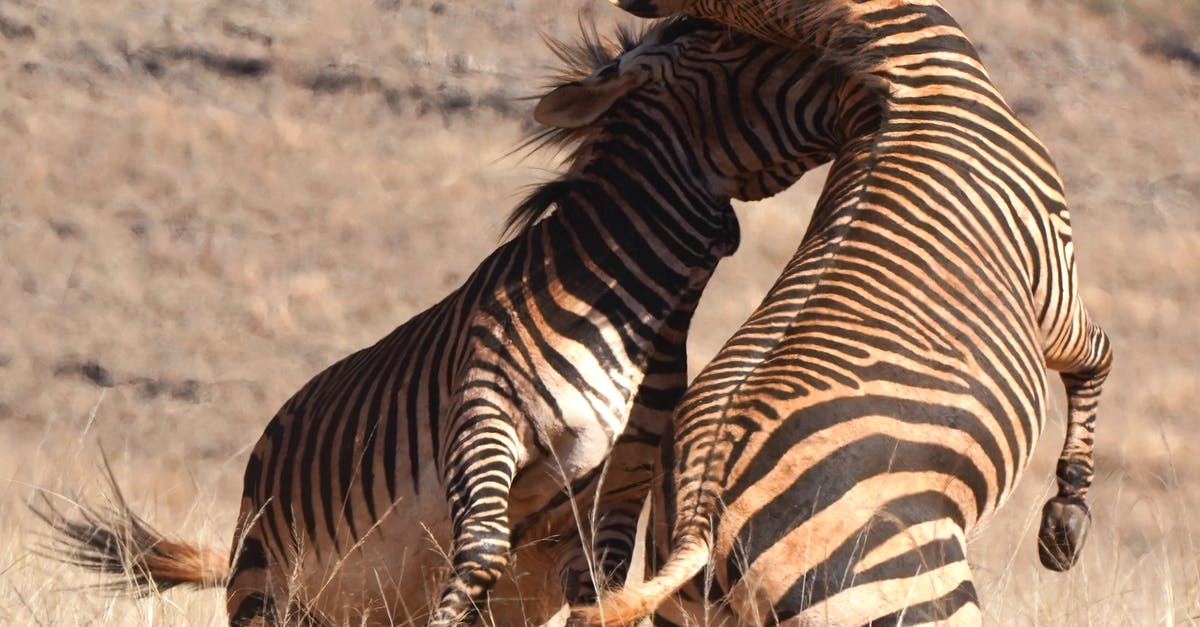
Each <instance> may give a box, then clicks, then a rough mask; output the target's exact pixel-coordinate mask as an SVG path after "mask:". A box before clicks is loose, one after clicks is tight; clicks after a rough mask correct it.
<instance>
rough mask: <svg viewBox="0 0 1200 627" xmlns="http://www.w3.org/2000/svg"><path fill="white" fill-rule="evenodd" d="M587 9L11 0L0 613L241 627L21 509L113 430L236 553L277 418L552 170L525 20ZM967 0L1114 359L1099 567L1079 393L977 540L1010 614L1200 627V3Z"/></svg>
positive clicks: (4, 41)
mask: <svg viewBox="0 0 1200 627" xmlns="http://www.w3.org/2000/svg"><path fill="white" fill-rule="evenodd" d="M568 4H569V5H570V6H562V5H561V4H560V3H557V2H552V1H551V0H511V1H507V2H490V3H464V2H434V1H433V0H378V1H376V2H373V3H366V2H312V1H310V0H300V1H290V0H289V1H286V2H285V1H283V0H267V1H264V2H240V1H220V2H218V1H215V0H166V1H160V2H143V1H141V0H114V1H112V2H105V3H96V2H92V1H90V0H56V1H55V2H38V1H35V0H13V1H11V2H5V3H0V146H3V147H4V151H3V155H4V156H5V159H4V163H3V166H0V294H2V295H3V297H2V298H0V446H3V450H5V451H8V452H9V454H8V455H5V456H4V457H3V458H0V477H4V478H5V480H6V481H5V483H4V484H3V487H2V488H0V623H4V624H20V625H26V624H28V625H35V624H41V625H75V624H79V625H82V624H95V623H97V622H102V623H108V624H146V625H150V624H155V625H184V624H186V625H206V624H220V623H221V622H222V619H223V616H222V611H223V608H222V601H221V596H222V595H221V594H220V593H219V592H205V593H194V592H188V591H173V592H171V593H168V594H166V595H164V596H159V597H152V598H150V599H148V600H145V601H140V602H132V601H128V600H125V599H120V598H114V597H111V596H103V595H96V594H88V593H83V592H79V591H78V590H75V588H78V587H80V586H84V585H87V584H88V583H91V582H93V580H91V579H89V578H87V577H84V576H81V575H80V574H79V573H77V572H75V571H72V570H69V569H67V568H64V567H61V566H57V565H55V564H52V563H49V562H47V561H45V560H42V559H39V558H37V557H35V556H32V555H31V554H30V547H31V546H32V544H33V542H34V540H35V538H34V537H32V536H31V533H30V528H31V525H32V523H33V519H32V517H30V516H29V515H28V513H27V512H26V511H25V508H24V501H25V500H27V499H28V498H29V497H30V495H31V494H32V493H33V489H34V488H33V486H44V487H46V488H48V489H50V490H54V491H56V492H60V493H62V494H64V495H66V496H68V497H74V496H75V495H78V494H81V493H89V492H92V491H94V490H96V489H97V488H99V487H100V486H101V485H102V480H101V478H100V477H99V476H98V475H97V473H96V468H97V461H98V454H97V447H96V443H97V442H103V443H104V446H105V447H106V448H107V450H108V451H109V453H110V455H111V457H112V462H113V466H114V469H115V471H116V475H117V478H118V480H119V481H120V482H121V484H122V486H123V487H124V489H125V491H126V494H127V495H128V497H129V498H130V501H131V504H132V505H133V506H134V507H135V508H136V509H137V510H138V511H140V512H142V513H143V514H144V515H145V517H146V518H147V519H148V520H150V521H151V522H153V523H154V524H155V525H156V526H157V527H159V528H161V529H164V530H168V531H177V532H178V533H179V535H181V536H183V537H188V538H197V539H201V540H204V541H206V542H208V543H211V544H215V545H220V546H224V545H227V544H228V543H229V542H230V536H231V533H232V524H233V519H234V516H235V513H236V506H237V494H238V490H239V488H240V477H241V472H242V467H243V464H244V463H245V458H246V455H247V453H248V447H249V446H251V445H252V444H253V442H254V440H255V439H256V438H257V436H258V433H259V431H260V429H261V428H262V427H263V425H264V424H265V423H266V421H267V419H268V418H269V416H270V415H271V414H272V413H273V412H274V410H275V409H276V408H277V406H278V405H279V404H280V403H281V402H282V401H283V400H284V399H285V398H286V397H287V396H288V395H289V394H291V392H292V391H293V390H295V389H296V388H297V387H298V386H299V385H300V384H301V383H303V381H304V380H306V379H307V378H308V377H309V376H311V374H312V373H314V372H315V371H317V370H318V369H319V368H321V367H323V366H324V365H326V364H328V363H329V362H331V361H333V360H335V359H336V358H338V357H340V356H341V355H343V354H345V353H347V352H349V351H350V350H353V349H355V348H357V347H360V346H362V345H365V344H367V343H369V342H371V341H373V340H374V339H376V338H378V337H379V336H381V335H383V334H384V333H386V332H387V331H388V330H390V329H391V328H392V327H393V326H394V325H395V324H397V323H399V322H400V321H402V320H404V319H406V318H407V317H408V316H410V315H412V314H413V313H414V312H416V311H418V310H419V309H421V308H423V307H424V306H426V305H428V304H429V303H431V302H433V301H434V300H436V299H437V298H439V297H440V296H441V295H442V294H444V293H445V292H446V291H447V290H449V289H451V288H452V287H454V286H455V285H457V283H458V282H459V281H460V280H461V279H462V278H463V277H464V276H465V274H466V273H467V272H469V271H470V269H471V268H473V267H474V265H475V264H476V263H477V261H478V260H479V259H481V258H482V257H483V256H484V255H485V254H486V253H487V252H488V251H490V250H491V249H492V247H493V246H494V245H495V243H496V241H497V237H498V234H499V232H500V225H501V224H502V221H503V217H504V215H505V214H506V212H507V210H508V208H509V207H510V206H511V205H512V204H513V203H514V202H515V200H516V198H518V197H519V196H520V194H521V191H522V186H523V185H527V184H529V183H532V182H536V181H537V180H540V179H542V178H544V177H545V174H544V173H542V172H541V171H540V170H539V169H540V168H544V167H548V165H549V162H548V161H547V160H546V157H544V156H536V157H533V158H531V159H529V160H528V161H525V162H521V161H519V160H518V159H516V158H513V157H507V156H505V155H506V153H507V152H508V151H509V150H510V149H511V148H512V147H513V146H515V145H516V144H517V143H518V141H519V139H520V138H521V136H522V133H523V127H522V124H523V120H524V119H525V118H527V117H528V116H527V114H526V113H525V112H526V111H527V108H528V103H527V102H522V101H512V100H509V99H510V98H512V97H516V96H523V95H527V94H530V93H533V92H535V91H536V87H537V86H538V85H539V81H540V79H541V77H542V75H543V74H544V72H543V71H542V70H541V68H542V67H543V65H544V64H546V63H547V62H548V61H549V59H550V55H549V54H548V53H547V51H546V50H545V48H544V46H543V45H542V44H541V43H540V41H539V40H538V38H537V37H536V34H535V28H540V29H543V30H546V31H548V32H550V33H551V34H555V35H560V36H561V35H567V34H570V33H571V32H572V31H573V30H574V23H575V15H574V6H575V5H577V4H578V5H582V4H584V3H568ZM587 4H588V6H594V9H595V13H596V14H597V16H599V17H601V18H602V21H607V20H611V19H615V12H614V11H612V10H610V9H609V8H608V7H607V6H606V5H607V3H605V2H600V1H596V2H594V3H587ZM946 4H947V6H948V7H949V8H950V9H951V11H954V12H955V14H956V15H958V16H959V17H960V19H961V20H962V21H963V22H964V25H965V26H966V27H967V30H968V32H970V33H971V34H972V35H973V37H974V38H975V39H976V41H977V42H978V43H980V44H981V47H982V49H983V52H984V56H985V61H986V62H987V63H988V66H989V68H990V70H991V72H992V75H993V77H994V78H995V80H996V81H997V83H999V84H1000V86H1001V87H1002V89H1004V90H1005V92H1006V93H1007V94H1008V95H1009V97H1010V100H1011V101H1012V102H1013V104H1014V105H1015V106H1016V108H1017V109H1018V110H1019V111H1021V113H1022V115H1023V116H1024V118H1025V119H1026V120H1027V122H1029V124H1030V125H1031V126H1033V127H1034V129H1035V130H1036V131H1037V132H1038V133H1039V134H1040V135H1041V136H1042V138H1043V139H1044V140H1045V141H1046V143H1047V144H1048V145H1049V146H1050V148H1051V150H1052V151H1053V153H1054V154H1055V156H1056V159H1057V161H1058V163H1059V165H1060V167H1061V169H1062V171H1063V174H1064V176H1065V177H1066V179H1067V186H1068V191H1069V193H1070V194H1071V197H1072V199H1073V207H1074V222H1075V229H1076V234H1077V242H1078V243H1077V246H1078V251H1077V252H1078V255H1079V258H1080V268H1081V270H1082V278H1083V282H1084V293H1085V297H1086V299H1087V301H1088V303H1089V305H1090V307H1091V308H1092V309H1093V310H1094V313H1095V314H1096V316H1097V317H1098V319H1099V320H1101V321H1102V322H1103V323H1104V325H1105V327H1106V328H1107V329H1108V330H1109V332H1110V333H1111V334H1112V336H1113V339H1114V343H1115V345H1116V348H1117V351H1118V362H1117V369H1116V372H1115V373H1114V375H1113V377H1112V379H1111V382H1110V384H1109V386H1108V388H1107V392H1106V397H1105V399H1104V405H1103V413H1102V416H1101V422H1100V427H1099V429H1100V434H1099V445H1098V446H1099V451H1100V461H1099V467H1100V477H1099V478H1098V481H1097V487H1096V490H1095V495H1096V496H1095V499H1094V514H1095V519H1096V523H1095V530H1094V535H1093V537H1092V539H1091V541H1090V546H1089V547H1088V548H1087V550H1086V553H1085V555H1084V557H1083V560H1082V563H1081V565H1080V567H1079V568H1078V569H1077V570H1076V571H1074V572H1072V573H1070V574H1067V575H1056V574H1051V573H1048V572H1044V571H1042V570H1041V569H1040V567H1039V566H1037V560H1036V557H1035V549H1034V535H1035V533H1034V529H1033V525H1034V524H1035V523H1034V522H1032V521H1033V517H1034V516H1035V514H1036V511H1037V510H1038V509H1040V502H1041V499H1042V498H1043V497H1044V496H1045V494H1046V492H1047V490H1048V489H1049V486H1050V485H1051V480H1050V476H1051V475H1050V471H1051V468H1052V461H1053V458H1054V457H1055V452H1056V451H1055V449H1056V448H1057V444H1058V440H1059V439H1060V437H1061V434H1062V432H1063V424H1062V420H1061V410H1060V409H1056V410H1055V411H1056V413H1055V414H1054V415H1053V416H1052V419H1051V421H1050V424H1049V425H1048V427H1047V431H1046V440H1049V442H1048V443H1045V444H1043V446H1042V447H1041V448H1040V449H1039V450H1038V454H1037V456H1036V459H1035V461H1034V463H1033V465H1032V467H1031V469H1030V472H1029V474H1028V475H1027V476H1026V480H1025V481H1024V482H1023V484H1022V485H1021V488H1020V489H1019V490H1018V493H1017V494H1016V495H1015V497H1014V498H1013V500H1012V501H1011V502H1010V504H1009V505H1008V506H1007V507H1006V508H1005V509H1004V510H1003V511H1002V512H1001V514H1000V516H999V517H998V519H997V520H996V521H995V522H994V523H993V524H992V525H991V526H990V527H989V528H988V529H987V530H985V531H984V532H983V533H982V534H981V536H980V537H979V538H978V539H977V541H976V542H975V543H974V545H973V551H974V553H973V556H972V558H973V562H974V564H975V568H976V572H977V574H978V579H979V582H980V586H981V590H982V592H983V595H984V601H985V610H986V611H987V613H988V616H989V618H988V620H989V623H993V624H1000V625H1012V624H1018V625H1024V624H1030V625H1077V624H1091V625H1147V624H1171V625H1173V624H1178V623H1188V622H1193V621H1195V620H1196V619H1197V617H1200V607H1197V599H1198V598H1200V574H1198V573H1197V557H1198V555H1200V554H1198V553H1197V551H1196V547H1195V540H1196V536H1195V529H1193V526H1192V523H1191V522H1190V514H1191V512H1192V511H1193V509H1195V508H1196V507H1198V506H1200V494H1198V493H1197V491H1198V488H1197V487H1196V483H1195V481H1194V478H1195V477H1196V470H1197V461H1196V460H1197V459H1198V458H1200V445H1197V443H1196V439H1195V437H1194V436H1195V435H1196V434H1197V427H1196V426H1195V418H1194V407H1195V406H1196V402H1197V400H1198V394H1197V392H1196V388H1197V384H1196V381H1197V379H1198V374H1200V357H1197V355H1200V323H1198V322H1197V321H1196V318H1195V316H1194V315H1193V312H1194V311H1195V310H1197V308H1198V307H1200V282H1197V281H1196V278H1195V277H1196V271H1197V269H1198V268H1200V210H1198V209H1200V202H1198V201H1200V143H1197V141H1196V138H1197V137H1200V107H1198V106H1197V105H1196V103H1197V102H1200V74H1198V73H1197V69H1196V68H1195V67H1194V66H1193V64H1191V63H1190V62H1189V61H1188V60H1187V59H1186V58H1180V57H1177V58H1175V59H1173V60H1172V59H1170V58H1167V57H1169V56H1170V55H1164V54H1163V53H1162V51H1161V49H1160V48H1157V47H1155V46H1154V45H1153V44H1154V42H1155V41H1158V40H1159V39H1160V34H1159V31H1158V30H1156V29H1158V28H1159V26H1158V25H1159V24H1162V23H1164V22H1162V20H1163V19H1166V20H1169V21H1168V22H1165V23H1167V24H1169V26H1170V28H1172V29H1175V30H1176V31H1178V32H1181V33H1183V35H1182V39H1181V41H1184V42H1193V43H1192V44H1191V45H1195V41H1196V38H1197V36H1198V34H1200V33H1198V32H1197V30H1196V29H1197V23H1198V22H1197V21H1195V19H1194V17H1189V16H1195V11H1193V9H1194V8H1195V4H1196V3H1195V2H1194V0H1192V1H1190V2H1178V1H1176V0H1137V1H1136V2H1134V1H1132V0H1131V1H1130V2H1122V3H1117V4H1115V5H1114V6H1116V9H1117V10H1109V11H1107V12H1103V11H1102V12H1099V13H1097V12H1090V11H1087V10H1086V9H1085V8H1084V7H1083V6H1082V5H1083V4H1087V3H1086V2H1082V1H1081V2H1080V3H1079V4H1070V3H1055V2H1037V1H1035V0H1011V1H1010V2H986V1H985V0H947V1H946ZM1109 4H1113V3H1109ZM435 5H436V7H440V8H436V7H435ZM1118 5H1119V6H1118ZM1131 7H1136V8H1137V10H1138V11H1140V13H1139V14H1138V15H1142V16H1154V17H1155V18H1156V19H1158V20H1159V21H1157V22H1154V24H1149V23H1147V22H1146V21H1145V20H1144V19H1142V18H1137V19H1135V18H1134V17H1131V16H1133V15H1134V14H1133V13H1132V11H1133V10H1134V9H1133V8H1131ZM1100 8H1104V7H1100ZM1189 20H1192V21H1189ZM1185 56H1186V55H1185ZM820 179H821V176H819V175H812V176H810V177H808V178H807V179H806V180H805V181H803V182H802V183H801V185H800V186H798V187H797V188H796V189H794V190H792V191H790V192H788V193H787V194H785V195H782V196H780V197H778V198H776V199H772V200H770V201H767V202H763V203H759V204H756V205H753V206H750V205H747V206H745V207H743V208H742V210H741V211H740V213H741V215H742V216H743V247H742V250H741V251H740V252H739V253H738V255H737V256H736V257H735V258H733V259H731V260H729V261H728V262H726V263H725V264H724V265H723V266H722V268H721V269H720V270H719V271H718V274H717V277H716V279H715V280H714V281H713V284H712V286H711V288H710V297H709V298H708V299H706V301H705V302H704V303H703V304H702V306H701V311H700V313H699V315H698V319H697V320H696V323H695V325H694V329H695V333H694V336H693V342H692V365H693V367H694V368H698V367H699V366H700V365H701V364H702V363H703V362H704V361H705V360H706V359H708V358H709V357H710V356H711V355H712V354H713V352H714V351H715V350H716V348H717V347H718V346H719V345H720V343H721V341H723V340H724V338H725V337H727V335H728V334H729V333H730V332H731V331H732V329H733V328H735V327H736V325H737V324H738V323H739V322H740V321H741V320H742V319H743V317H744V316H745V315H746V314H747V313H748V312H749V311H750V310H751V309H752V308H753V307H754V305H756V304H757V302H758V299H759V298H760V297H761V295H762V294H763V293H764V292H765V290H766V288H767V287H768V285H769V284H770V282H771V281H772V280H773V278H774V276H775V274H776V273H777V272H778V269H779V268H780V267H781V265H782V263H783V261H784V260H785V259H786V258H787V257H789V256H790V255H791V253H792V251H793V250H794V248H795V246H796V243H797V242H798V241H799V238H800V235H801V233H802V232H803V229H804V226H805V224H806V223H807V220H808V210H809V208H811V207H812V205H813V203H814V201H815V192H816V190H817V189H818V188H819V186H820V183H821V180H820ZM1055 392H1056V394H1058V393H1057V388H1055Z"/></svg>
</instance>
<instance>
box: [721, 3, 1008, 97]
mask: <svg viewBox="0 0 1200 627" xmlns="http://www.w3.org/2000/svg"><path fill="white" fill-rule="evenodd" d="M764 4H766V5H768V6H772V5H771V4H770V3H764ZM730 5H731V6H734V7H737V8H732V9H729V10H728V11H729V13H730V15H728V16H721V17H717V18H716V19H718V20H721V21H725V22H726V23H729V24H732V25H736V26H737V27H738V28H741V29H743V30H748V31H750V32H753V33H754V34H756V35H758V36H760V37H763V38H765V39H768V40H771V41H774V42H776V43H778V44H781V45H784V46H789V47H793V46H804V47H813V48H816V49H817V50H819V51H821V53H822V56H823V57H824V58H825V59H826V60H827V61H828V62H830V63H832V64H834V65H836V66H838V67H841V68H843V69H845V70H846V71H848V72H849V73H850V74H851V75H853V76H859V77H863V78H866V77H874V79H876V80H881V81H882V82H883V83H885V84H893V85H896V86H899V87H903V86H904V85H905V82H906V81H905V79H906V77H907V76H908V75H909V73H910V72H911V71H912V70H913V68H920V67H924V66H926V65H927V64H929V63H937V62H939V61H940V62H942V63H953V64H959V65H963V66H968V67H969V68H971V71H974V72H978V73H981V74H986V73H985V72H984V71H983V66H982V64H981V63H980V61H979V54H978V52H977V51H976V50H975V47H974V45H973V44H972V43H971V41H970V39H969V38H968V37H967V36H966V34H965V33H963V31H962V29H961V28H960V27H959V25H958V22H956V21H955V20H954V18H953V17H952V16H951V15H950V14H949V13H948V12H946V10H945V9H944V8H943V7H942V6H941V4H939V3H938V2H937V0H874V1H872V2H859V1H855V0H791V1H790V2H779V3H775V4H774V5H773V6H774V7H778V8H773V9H768V12H767V13H763V12H762V11H763V9H761V8H757V7H761V6H762V5H751V4H750V3H730ZM748 6H754V7H756V8H742V7H748ZM742 11H745V12H747V14H741V12H742ZM989 82H990V81H989Z"/></svg>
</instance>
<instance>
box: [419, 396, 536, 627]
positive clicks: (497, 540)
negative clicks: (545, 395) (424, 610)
mask: <svg viewBox="0 0 1200 627" xmlns="http://www.w3.org/2000/svg"><path fill="white" fill-rule="evenodd" d="M465 422H466V424H469V425H470V426H469V427H468V428H466V429H463V430H461V431H460V432H459V434H458V437H456V438H455V441H454V444H453V447H452V452H451V455H450V458H449V463H448V464H446V465H445V466H444V468H445V469H446V470H445V473H446V474H447V475H448V476H447V477H446V479H445V483H446V493H447V497H448V499H449V502H450V516H451V520H452V521H453V523H454V552H453V555H452V556H451V566H452V573H451V577H450V580H449V581H448V582H447V583H446V585H445V586H444V587H443V588H442V593H441V595H440V597H439V600H438V605H437V609H436V610H434V612H433V614H431V615H430V617H429V622H428V623H427V624H428V626H429V627H451V626H458V625H470V624H471V623H473V622H474V621H475V619H476V617H477V616H478V614H479V607H480V605H481V602H482V601H483V599H484V598H485V597H486V596H487V593H488V591H490V590H491V589H492V587H493V586H494V585H495V584H496V581H497V580H499V579H500V576H501V573H502V571H503V569H504V567H505V566H507V565H508V560H509V550H510V548H511V534H512V529H511V527H510V525H509V520H508V505H509V491H510V490H511V488H512V482H513V477H514V476H515V475H516V466H517V461H516V459H517V457H516V447H517V444H516V443H517V436H516V432H515V431H514V429H513V428H512V426H511V423H510V421H508V420H506V419H504V417H502V416H475V417H472V418H471V419H469V420H467V421H465Z"/></svg>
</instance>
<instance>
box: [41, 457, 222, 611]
mask: <svg viewBox="0 0 1200 627" xmlns="http://www.w3.org/2000/svg"><path fill="white" fill-rule="evenodd" d="M105 470H106V471H107V474H108V480H109V487H110V489H111V491H112V498H111V500H110V502H109V504H108V506H106V507H93V506H90V505H86V504H83V505H80V513H79V517H78V518H70V517H68V516H67V515H66V514H64V513H63V512H62V511H61V510H60V509H59V508H58V507H56V506H55V505H54V503H53V502H51V500H50V498H49V497H48V496H46V494H45V493H43V494H42V502H41V503H30V504H29V509H30V510H31V511H32V512H33V513H34V515H36V516H37V517H38V518H41V519H42V521H43V522H45V523H46V525H47V526H49V527H50V531H49V532H48V533H47V534H46V536H45V538H46V541H45V543H43V544H42V546H41V554H42V555H44V556H46V557H49V558H50V559H54V560H57V561H60V562H64V563H67V564H71V565H74V566H78V567H80V568H84V569H86V570H90V571H92V572H96V573H101V574H105V575H111V576H113V577H114V579H113V580H112V581H111V582H109V583H107V584H101V586H100V587H102V588H104V589H105V590H109V591H113V592H125V593H129V594H133V595H137V596H147V595H150V594H152V593H154V592H161V591H163V590H166V589H169V588H174V587H175V586H180V585H189V586H194V587H197V588H212V587H218V586H222V585H224V584H225V580H226V579H227V578H228V576H229V565H228V564H229V563H228V559H227V558H226V556H225V555H224V554H223V553H222V552H220V551H217V550H214V549H212V548H207V547H198V546H196V545H193V544H189V543H187V542H183V541H179V540H172V539H168V538H167V537H166V536H164V535H163V534H162V533H160V532H158V531H157V530H155V529H154V528H153V527H151V526H150V525H149V524H147V523H146V521H145V520H142V518H141V517H139V516H138V515H137V514H135V513H133V512H132V511H130V509H129V507H128V506H127V505H126V504H125V499H124V497H123V496H122V495H121V491H120V489H119V488H118V487H117V483H116V480H115V479H114V478H113V476H112V471H111V470H110V469H109V468H108V464H107V461H106V462H105Z"/></svg>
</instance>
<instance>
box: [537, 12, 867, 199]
mask: <svg viewBox="0 0 1200 627" xmlns="http://www.w3.org/2000/svg"><path fill="white" fill-rule="evenodd" d="M585 39H586V38H585ZM619 43H620V44H621V45H620V46H619V49H617V50H615V51H613V53H612V54H610V57H609V58H608V59H607V62H604V63H599V62H598V61H599V59H600V58H601V56H602V55H600V54H598V53H597V52H596V50H595V49H585V47H586V46H592V47H593V48H594V46H597V45H600V44H598V43H596V42H595V41H592V42H586V41H585V46H584V47H580V46H576V47H574V48H572V47H568V46H564V45H562V44H559V45H557V46H556V48H557V50H558V52H559V56H560V57H562V58H563V59H564V60H566V61H568V62H575V63H576V65H578V64H579V62H580V61H581V60H587V61H590V62H591V63H592V65H593V67H592V68H591V71H590V72H589V73H587V75H586V76H584V75H581V74H582V73H580V72H576V73H575V75H574V78H573V80H568V81H565V82H563V83H562V84H560V85H558V86H557V87H556V88H554V89H553V90H552V91H550V92H549V93H548V94H546V95H545V96H543V97H542V98H541V100H540V101H539V102H538V104H537V106H536V108H535V110H534V118H535V119H536V120H537V121H538V122H539V123H541V124H543V125H546V126H549V127H552V128H556V129H561V131H560V132H562V133H563V134H564V135H566V136H569V137H571V138H574V139H578V138H582V137H587V138H589V139H602V138H603V136H604V128H605V126H606V125H608V124H614V125H615V124H618V123H621V124H625V125H626V128H628V125H629V124H634V125H637V126H638V127H640V128H643V129H645V135H646V138H647V149H651V148H652V144H651V143H650V142H652V141H656V142H658V145H660V146H661V145H663V143H664V142H665V143H668V144H669V143H674V144H676V145H682V146H684V147H686V148H687V157H686V158H687V159H688V160H689V161H690V162H691V163H690V164H689V167H690V168H691V169H692V170H693V171H694V174H696V175H699V176H702V177H705V178H706V179H707V181H708V187H709V190H710V191H711V192H712V193H713V194H714V195H717V196H723V197H726V198H735V199H738V200H759V199H762V198H766V197H768V196H771V195H774V194H777V193H779V192H780V191H782V190H784V189H786V188H787V187H789V186H791V185H792V184H793V183H795V182H796V181H797V180H798V179H799V178H800V176H801V175H803V173H804V172H807V171H808V170H810V169H812V168H815V167H817V166H819V165H821V164H822V163H824V162H826V161H829V160H830V159H831V158H832V157H833V153H834V150H835V148H836V146H837V145H838V143H837V139H836V138H837V134H836V132H835V130H834V129H837V128H839V125H838V123H837V118H838V117H839V116H840V115H841V113H842V112H841V108H840V102H841V95H842V94H841V91H842V89H843V87H844V83H845V82H846V77H845V75H843V74H842V73H840V70H838V69H837V68H835V67H832V66H830V65H829V64H825V63H823V62H822V61H821V59H820V58H819V56H818V55H816V54H814V53H813V51H812V50H806V49H803V48H786V47H782V46H777V45H773V44H770V43H767V42H765V41H762V40H759V39H756V38H754V37H751V36H749V35H744V34H740V33H735V32H731V31H729V30H728V29H727V28H726V27H724V26H721V25H719V24H717V23H715V22H710V21H707V20H700V19H695V18H686V17H685V18H674V19H670V20H666V21H662V22H659V23H657V24H655V25H654V26H652V27H651V28H650V29H649V30H647V31H646V32H645V33H644V34H643V35H641V36H640V37H638V36H625V37H622V41H621V42H619ZM576 69H577V70H578V69H579V68H578V67H577V68H576ZM567 75H568V76H570V73H568V74H567ZM584 143H585V144H586V143H587V142H584Z"/></svg>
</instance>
